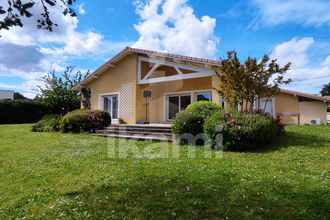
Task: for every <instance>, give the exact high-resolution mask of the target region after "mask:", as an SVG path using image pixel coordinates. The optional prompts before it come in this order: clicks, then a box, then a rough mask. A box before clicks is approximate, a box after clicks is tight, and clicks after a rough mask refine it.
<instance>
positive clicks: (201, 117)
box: [172, 101, 220, 145]
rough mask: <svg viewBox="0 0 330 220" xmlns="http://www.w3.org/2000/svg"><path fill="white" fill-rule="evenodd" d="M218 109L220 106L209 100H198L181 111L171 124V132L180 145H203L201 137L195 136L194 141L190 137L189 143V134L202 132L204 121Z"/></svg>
mask: <svg viewBox="0 0 330 220" xmlns="http://www.w3.org/2000/svg"><path fill="white" fill-rule="evenodd" d="M219 110H220V106H219V105H217V104H216V103H214V102H210V101H198V102H193V103H192V104H190V105H189V106H188V107H187V108H186V110H185V111H184V112H183V113H180V114H179V115H177V116H176V118H175V119H174V122H173V126H172V132H173V133H174V134H175V136H176V139H177V141H178V143H179V144H180V145H185V144H191V145H203V144H204V141H203V140H202V139H203V137H202V135H200V137H196V139H197V140H196V142H195V141H194V139H193V138H190V139H191V140H190V143H188V142H189V141H188V140H187V138H188V136H189V134H190V136H191V135H194V136H195V135H198V134H203V126H204V121H205V120H206V119H207V118H209V117H210V116H211V115H212V114H214V113H215V112H217V111H219ZM198 138H200V139H198Z"/></svg>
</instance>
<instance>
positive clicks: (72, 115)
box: [60, 109, 92, 133]
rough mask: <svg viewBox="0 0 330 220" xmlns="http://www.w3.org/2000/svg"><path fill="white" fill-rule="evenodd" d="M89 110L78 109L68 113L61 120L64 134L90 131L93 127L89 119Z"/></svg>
mask: <svg viewBox="0 0 330 220" xmlns="http://www.w3.org/2000/svg"><path fill="white" fill-rule="evenodd" d="M88 116H89V110H83V109H77V110H74V111H72V112H69V113H67V114H66V115H64V116H63V117H62V118H61V121H60V123H61V130H62V131H63V132H73V133H79V132H82V131H90V130H91V129H92V125H91V123H90V121H89V119H88Z"/></svg>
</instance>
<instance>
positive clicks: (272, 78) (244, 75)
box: [214, 51, 292, 113]
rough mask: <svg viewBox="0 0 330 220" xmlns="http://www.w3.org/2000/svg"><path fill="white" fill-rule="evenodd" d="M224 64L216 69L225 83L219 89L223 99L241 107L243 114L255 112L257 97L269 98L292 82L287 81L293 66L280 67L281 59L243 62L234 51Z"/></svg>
mask: <svg viewBox="0 0 330 220" xmlns="http://www.w3.org/2000/svg"><path fill="white" fill-rule="evenodd" d="M220 63H221V65H220V66H219V67H218V68H216V69H214V70H215V72H216V75H217V76H218V77H219V79H220V81H221V84H220V86H219V88H216V89H217V91H218V93H219V94H220V95H221V96H224V97H226V100H227V102H228V104H229V105H230V106H231V107H235V108H236V107H237V106H240V109H241V111H245V112H248V113H251V112H252V111H253V109H254V101H255V99H256V98H261V97H262V98H269V97H271V96H273V95H275V94H277V93H278V92H279V86H280V85H282V84H288V83H290V82H291V81H292V80H291V79H285V78H284V74H285V73H286V72H287V71H288V70H289V68H290V65H291V63H288V64H286V65H285V66H284V67H280V65H279V64H278V63H277V60H276V59H274V60H270V58H269V57H268V56H267V55H265V56H264V57H263V58H262V60H261V61H260V62H258V61H257V59H256V58H251V57H248V59H247V60H246V61H245V62H244V63H241V62H240V60H239V59H238V57H237V52H235V51H230V52H228V53H227V58H225V59H222V60H221V62H220Z"/></svg>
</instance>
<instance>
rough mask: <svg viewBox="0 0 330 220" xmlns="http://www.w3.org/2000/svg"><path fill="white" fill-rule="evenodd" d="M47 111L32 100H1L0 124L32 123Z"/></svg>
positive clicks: (47, 110)
mask: <svg viewBox="0 0 330 220" xmlns="http://www.w3.org/2000/svg"><path fill="white" fill-rule="evenodd" d="M48 112H49V109H48V108H46V107H45V106H43V105H41V104H40V103H38V102H35V101H33V100H1V101H0V124H22V123H34V122H37V121H38V120H40V119H41V118H42V117H43V116H44V115H45V114H47V113H48Z"/></svg>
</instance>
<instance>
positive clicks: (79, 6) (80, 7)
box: [78, 4, 86, 15]
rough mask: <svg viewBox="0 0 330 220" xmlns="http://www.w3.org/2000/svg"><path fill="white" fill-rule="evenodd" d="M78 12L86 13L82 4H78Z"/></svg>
mask: <svg viewBox="0 0 330 220" xmlns="http://www.w3.org/2000/svg"><path fill="white" fill-rule="evenodd" d="M78 13H79V14H80V15H84V14H86V11H85V9H84V4H80V5H78Z"/></svg>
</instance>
